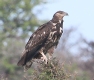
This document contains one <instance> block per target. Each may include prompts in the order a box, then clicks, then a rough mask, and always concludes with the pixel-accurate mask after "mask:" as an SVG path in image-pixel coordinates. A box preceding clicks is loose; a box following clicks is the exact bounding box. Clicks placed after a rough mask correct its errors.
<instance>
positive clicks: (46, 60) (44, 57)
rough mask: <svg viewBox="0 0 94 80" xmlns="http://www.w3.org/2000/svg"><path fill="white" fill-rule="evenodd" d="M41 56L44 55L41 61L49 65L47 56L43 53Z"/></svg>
mask: <svg viewBox="0 0 94 80" xmlns="http://www.w3.org/2000/svg"><path fill="white" fill-rule="evenodd" d="M41 55H42V57H41V59H42V60H43V61H45V64H47V62H48V59H47V57H46V56H45V54H44V53H43V52H41Z"/></svg>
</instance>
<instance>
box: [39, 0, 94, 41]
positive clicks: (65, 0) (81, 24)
mask: <svg viewBox="0 0 94 80" xmlns="http://www.w3.org/2000/svg"><path fill="white" fill-rule="evenodd" d="M41 7H44V9H43V11H42V13H40V14H39V15H38V18H39V19H41V20H44V19H48V20H50V19H51V18H52V16H53V14H54V13H55V12H57V11H59V10H61V11H65V12H67V13H68V14H69V16H68V17H64V28H70V27H71V26H73V27H76V28H77V29H78V31H79V32H80V33H81V34H82V35H83V36H84V37H85V38H86V39H87V40H89V41H91V40H92V41H94V0H52V1H51V0H49V2H48V3H47V4H46V5H43V6H41Z"/></svg>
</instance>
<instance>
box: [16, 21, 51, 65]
mask: <svg viewBox="0 0 94 80" xmlns="http://www.w3.org/2000/svg"><path fill="white" fill-rule="evenodd" d="M52 26H53V25H52V24H51V22H48V23H46V24H43V25H42V26H40V27H39V28H38V29H37V30H36V31H35V32H34V33H33V34H32V36H31V37H30V39H29V41H28V42H27V44H26V46H25V50H24V52H23V56H22V57H21V59H20V61H19V62H18V65H22V66H24V65H25V64H26V63H27V62H28V61H30V60H31V59H32V58H33V57H34V56H35V54H36V52H37V51H38V50H39V49H40V48H41V47H42V45H43V44H44V43H45V42H46V40H47V38H48V36H49V34H50V30H51V27H52Z"/></svg>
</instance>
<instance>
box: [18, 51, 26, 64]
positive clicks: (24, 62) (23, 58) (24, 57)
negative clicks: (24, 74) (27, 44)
mask: <svg viewBox="0 0 94 80" xmlns="http://www.w3.org/2000/svg"><path fill="white" fill-rule="evenodd" d="M26 53H27V52H26V51H25V50H24V51H23V56H22V57H21V59H20V60H19V62H18V63H17V65H18V66H24V65H25V64H26V56H27V54H26Z"/></svg>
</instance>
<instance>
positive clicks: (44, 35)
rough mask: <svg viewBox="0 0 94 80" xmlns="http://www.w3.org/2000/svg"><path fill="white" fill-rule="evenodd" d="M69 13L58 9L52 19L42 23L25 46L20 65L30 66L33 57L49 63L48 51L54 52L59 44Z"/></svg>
mask: <svg viewBox="0 0 94 80" xmlns="http://www.w3.org/2000/svg"><path fill="white" fill-rule="evenodd" d="M67 15H68V13H66V12H64V11H57V12H56V13H55V14H54V15H53V18H52V20H50V21H49V22H47V23H45V24H43V25H41V26H40V27H39V28H38V29H37V30H36V31H35V32H34V33H33V34H32V36H31V37H30V39H29V41H28V42H27V44H26V46H25V50H24V51H23V55H22V57H21V59H20V60H19V62H18V63H17V65H18V66H25V67H30V66H31V64H32V63H31V64H28V62H32V59H42V60H43V61H45V64H47V57H46V56H45V55H46V54H47V53H50V54H51V52H53V50H54V48H55V47H56V46H57V45H58V41H59V39H60V37H61V35H62V33H63V17H64V16H67Z"/></svg>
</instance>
